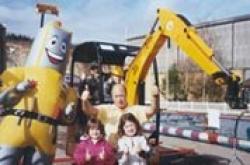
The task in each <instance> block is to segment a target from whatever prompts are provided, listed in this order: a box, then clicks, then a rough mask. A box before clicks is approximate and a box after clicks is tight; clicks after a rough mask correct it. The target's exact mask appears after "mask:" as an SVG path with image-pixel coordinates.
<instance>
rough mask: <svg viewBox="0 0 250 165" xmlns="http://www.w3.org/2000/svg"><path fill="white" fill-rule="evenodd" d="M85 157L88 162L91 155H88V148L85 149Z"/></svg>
mask: <svg viewBox="0 0 250 165" xmlns="http://www.w3.org/2000/svg"><path fill="white" fill-rule="evenodd" d="M85 159H86V161H87V162H88V161H90V159H91V155H90V153H89V150H88V149H87V150H86V155H85Z"/></svg>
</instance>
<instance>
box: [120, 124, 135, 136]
mask: <svg viewBox="0 0 250 165" xmlns="http://www.w3.org/2000/svg"><path fill="white" fill-rule="evenodd" d="M123 129H124V133H125V135H126V136H130V137H131V136H135V134H136V125H135V123H133V122H131V121H128V120H127V121H126V122H125V124H124V126H123Z"/></svg>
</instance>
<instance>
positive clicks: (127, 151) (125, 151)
mask: <svg viewBox="0 0 250 165" xmlns="http://www.w3.org/2000/svg"><path fill="white" fill-rule="evenodd" d="M128 153H129V150H128V147H127V146H126V147H125V148H124V154H125V155H128Z"/></svg>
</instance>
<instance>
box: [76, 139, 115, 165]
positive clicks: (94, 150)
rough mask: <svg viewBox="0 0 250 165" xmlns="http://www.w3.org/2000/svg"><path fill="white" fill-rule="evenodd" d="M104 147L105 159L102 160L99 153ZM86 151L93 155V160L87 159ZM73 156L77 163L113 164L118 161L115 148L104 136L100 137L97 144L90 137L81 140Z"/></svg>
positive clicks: (82, 164) (78, 164) (81, 164)
mask: <svg viewBox="0 0 250 165" xmlns="http://www.w3.org/2000/svg"><path fill="white" fill-rule="evenodd" d="M103 149H104V160H101V159H100V158H99V154H100V153H101V152H102V151H103ZM86 151H88V152H89V154H90V155H91V160H90V161H88V162H86V159H85V157H86ZM73 157H74V160H75V163H76V164H77V165H84V164H91V165H113V164H115V162H116V159H115V153H114V150H113V148H112V147H111V145H110V144H109V143H108V142H107V141H106V140H105V139H104V138H102V139H100V140H99V141H98V142H97V143H96V144H94V143H93V142H92V141H91V139H90V138H88V139H86V140H83V141H81V143H79V144H77V145H76V148H75V151H74V155H73Z"/></svg>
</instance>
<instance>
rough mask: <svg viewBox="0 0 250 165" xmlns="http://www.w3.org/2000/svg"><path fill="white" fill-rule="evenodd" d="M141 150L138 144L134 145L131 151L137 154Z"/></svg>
mask: <svg viewBox="0 0 250 165" xmlns="http://www.w3.org/2000/svg"><path fill="white" fill-rule="evenodd" d="M141 150H142V149H141V147H140V146H139V145H138V144H136V145H135V146H134V148H133V151H134V153H135V154H137V153H139V152H140V151H141Z"/></svg>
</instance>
